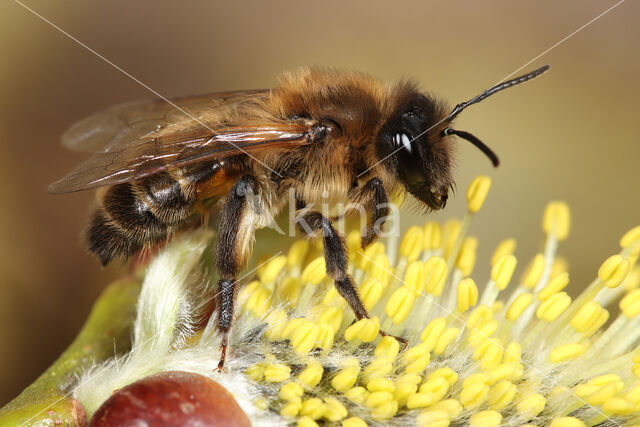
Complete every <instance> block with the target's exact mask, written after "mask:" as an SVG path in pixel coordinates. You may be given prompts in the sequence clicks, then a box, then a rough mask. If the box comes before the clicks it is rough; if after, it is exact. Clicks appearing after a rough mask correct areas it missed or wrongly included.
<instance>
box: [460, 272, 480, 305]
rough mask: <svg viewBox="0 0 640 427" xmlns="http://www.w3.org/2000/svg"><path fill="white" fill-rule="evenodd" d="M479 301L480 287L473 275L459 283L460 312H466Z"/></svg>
mask: <svg viewBox="0 0 640 427" xmlns="http://www.w3.org/2000/svg"><path fill="white" fill-rule="evenodd" d="M477 302H478V287H477V286H476V282H474V281H473V279H472V278H471V277H467V278H466V279H462V280H461V281H460V283H458V300H457V303H458V313H464V312H465V311H467V310H468V309H469V307H472V306H474V305H476V303H477Z"/></svg>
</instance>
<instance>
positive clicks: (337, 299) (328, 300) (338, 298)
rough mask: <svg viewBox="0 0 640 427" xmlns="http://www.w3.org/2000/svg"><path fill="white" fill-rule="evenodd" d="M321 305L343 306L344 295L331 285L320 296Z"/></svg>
mask: <svg viewBox="0 0 640 427" xmlns="http://www.w3.org/2000/svg"><path fill="white" fill-rule="evenodd" d="M322 305H325V306H334V307H341V308H343V307H345V300H344V297H342V295H340V294H339V293H338V290H337V289H336V288H335V286H331V287H330V288H329V289H328V290H327V291H326V292H325V294H324V296H323V297H322Z"/></svg>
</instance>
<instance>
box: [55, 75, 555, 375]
mask: <svg viewBox="0 0 640 427" xmlns="http://www.w3.org/2000/svg"><path fill="white" fill-rule="evenodd" d="M548 68H549V67H548V66H544V67H541V68H539V69H537V70H535V71H532V72H530V73H528V74H526V75H523V76H520V77H517V78H515V79H512V80H508V81H505V82H503V83H500V84H498V85H496V86H494V87H492V88H490V89H488V90H486V91H484V92H482V93H481V94H480V95H478V96H476V97H474V98H472V99H470V100H469V101H467V102H463V103H461V104H458V105H457V106H456V107H455V108H453V110H449V108H447V106H446V105H445V104H444V103H443V102H441V101H437V100H436V99H434V98H433V97H432V96H430V95H426V94H425V93H423V92H421V91H420V90H419V89H418V88H417V86H416V84H415V83H413V82H411V81H407V80H404V81H399V82H394V83H383V82H380V81H379V80H376V79H374V78H373V77H371V76H369V75H367V74H363V73H359V72H351V71H348V72H344V71H336V70H327V69H312V68H303V69H300V70H298V71H295V72H290V73H285V74H284V75H283V76H282V77H281V79H280V81H279V84H278V86H277V87H275V88H274V89H267V90H247V91H237V92H224V93H214V94H208V95H201V96H191V97H185V98H177V99H173V100H171V101H170V102H165V101H163V100H157V101H151V102H135V103H129V104H124V105H119V106H115V107H112V108H109V109H107V110H105V111H102V112H99V113H96V114H94V115H92V116H90V117H88V118H87V119H85V120H83V121H81V122H79V123H78V124H76V125H75V126H73V127H72V128H71V129H70V130H69V131H68V132H67V133H66V134H65V135H64V137H63V143H64V145H66V146H67V147H69V148H72V149H77V150H84V151H89V152H91V153H93V154H92V156H91V157H90V158H89V159H88V160H87V161H86V162H85V163H83V164H81V165H80V166H79V167H78V168H77V169H75V170H74V171H72V172H71V173H70V174H69V175H67V176H66V177H65V178H63V179H62V180H60V181H58V182H55V183H53V184H51V186H50V187H49V191H50V192H52V193H67V192H73V191H80V190H87V189H91V188H98V187H100V190H99V192H98V207H97V208H96V209H95V211H94V212H93V215H92V217H91V220H90V223H89V225H88V228H87V231H86V240H87V245H88V248H89V250H90V251H91V252H92V253H94V254H95V255H97V256H98V258H99V259H100V260H101V261H102V263H103V264H105V265H106V264H108V263H109V262H111V261H113V260H114V259H118V258H119V259H127V258H129V257H130V256H131V255H133V254H135V253H137V252H139V251H140V250H141V249H143V248H145V247H149V246H151V245H155V244H158V243H160V242H162V241H163V239H166V237H167V235H168V234H169V233H172V232H174V231H177V230H180V229H183V228H185V227H188V226H192V225H194V224H198V223H199V221H200V220H201V218H202V217H203V215H204V216H206V214H207V212H209V211H212V210H215V211H216V212H217V213H218V215H219V221H218V234H217V241H216V254H215V258H216V266H217V269H218V272H219V275H220V279H219V281H218V289H217V299H216V310H217V314H218V316H217V329H218V331H219V332H220V334H221V336H222V343H221V358H220V363H219V365H218V367H219V369H222V367H223V365H224V360H225V354H226V348H227V343H228V335H229V330H230V328H231V324H232V321H233V312H234V300H235V296H236V282H237V279H238V274H239V273H240V271H241V270H242V269H243V268H244V267H245V266H246V264H247V262H248V260H249V257H250V255H251V251H252V247H253V241H254V233H255V231H256V230H257V229H260V228H264V227H266V226H268V225H269V223H270V222H271V221H272V219H273V218H274V217H275V216H276V214H277V213H278V212H279V211H280V210H282V209H283V207H284V206H285V205H286V204H287V199H288V198H287V197H286V195H287V194H290V193H293V194H295V212H296V215H295V221H296V224H297V225H298V228H299V229H300V230H301V231H302V232H303V233H305V234H318V235H320V236H321V237H322V239H323V244H324V256H325V260H326V270H327V274H328V276H329V277H331V278H332V279H333V280H334V281H335V286H336V288H337V290H338V292H339V293H340V294H341V295H342V296H343V297H344V298H345V300H346V301H347V302H348V304H349V305H350V306H351V308H352V309H353V312H354V313H355V316H356V318H358V319H362V318H366V317H368V315H367V310H366V309H365V307H364V306H363V304H362V302H361V301H360V298H359V297H358V293H357V291H356V288H355V287H354V285H353V282H352V280H351V278H350V277H349V276H348V275H347V272H346V268H347V255H346V252H345V246H344V242H343V239H342V237H341V236H340V234H339V233H338V232H337V231H336V230H335V228H334V227H333V226H332V221H331V219H330V218H328V217H327V216H326V215H323V214H322V213H320V212H318V211H317V210H316V209H314V206H317V205H318V204H319V203H321V202H323V200H321V199H322V198H328V200H330V201H331V202H332V203H337V202H348V203H350V204H354V205H357V206H361V207H362V208H363V209H366V211H367V212H368V219H367V221H366V224H365V225H364V227H363V234H362V246H363V247H366V246H367V245H368V244H370V243H371V242H372V241H373V240H374V239H375V237H376V226H377V225H378V226H379V224H380V221H384V218H385V217H386V216H387V215H388V211H389V209H388V206H389V205H388V194H391V193H392V192H396V191H408V192H409V193H410V194H411V195H413V196H414V197H415V198H416V199H417V200H418V201H419V202H421V203H422V204H423V205H424V206H425V207H427V208H428V209H434V210H437V209H440V208H442V207H444V206H445V204H446V202H447V196H448V193H449V189H450V188H451V187H452V186H453V184H454V176H453V175H454V161H453V151H454V142H455V139H456V137H459V138H462V139H465V140H467V141H469V142H471V143H472V144H473V145H475V146H476V147H478V148H479V149H480V150H481V151H482V152H483V153H484V154H486V155H487V156H488V157H489V159H490V160H491V162H492V163H493V165H494V166H497V165H498V157H497V156H496V155H495V154H494V153H493V152H492V151H491V149H489V148H488V147H487V146H486V145H485V144H484V143H482V142H481V141H480V140H479V139H478V138H476V137H475V136H473V135H472V134H470V133H468V132H464V131H459V130H455V129H454V128H453V127H452V126H453V124H452V123H453V120H454V119H455V118H456V117H457V116H458V114H459V113H460V112H461V111H463V110H464V109H465V108H466V107H468V106H470V105H472V104H475V103H478V102H480V101H482V100H484V99H486V98H487V97H489V96H491V95H493V94H494V93H496V92H499V91H501V90H503V89H506V88H509V87H511V86H514V85H517V84H520V83H523V82H525V81H527V80H530V79H532V78H534V77H537V76H538V75H540V74H542V73H543V72H545V71H546V70H547V69H548ZM324 201H326V199H325V200H324Z"/></svg>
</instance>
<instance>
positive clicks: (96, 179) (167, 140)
mask: <svg viewBox="0 0 640 427" xmlns="http://www.w3.org/2000/svg"><path fill="white" fill-rule="evenodd" d="M265 93H266V92H265V91H248V92H229V93H222V94H213V95H203V96H197V97H189V98H180V99H176V100H174V101H173V102H174V103H175V104H176V105H177V106H179V107H180V108H181V109H183V110H185V111H187V112H188V113H189V114H188V115H187V114H185V113H184V112H183V111H181V110H180V109H178V108H176V107H175V106H173V105H171V104H169V103H166V102H164V101H153V102H135V103H129V104H124V105H119V106H116V107H112V108H109V109H108V110H105V111H103V112H99V113H96V114H94V115H93V116H91V117H89V118H87V119H85V120H83V121H81V122H80V123H78V124H77V125H75V126H73V127H72V128H71V129H70V130H69V131H68V132H67V133H66V134H65V136H64V138H63V143H64V145H66V146H68V147H70V148H73V149H77V150H83V151H90V152H93V154H92V156H91V157H90V158H89V159H88V160H87V161H85V162H84V163H82V164H81V165H80V166H79V167H78V168H76V169H75V170H73V171H72V172H71V173H70V174H69V175H67V176H65V177H64V178H62V179H61V180H59V181H57V182H54V183H53V184H51V185H50V186H49V191H50V192H52V193H68V192H73V191H80V190H86V189H90V188H95V187H100V186H104V185H113V184H119V183H123V182H127V181H131V180H135V179H140V178H143V177H145V176H148V175H152V174H154V173H158V172H161V171H163V170H166V169H168V168H172V167H180V166H184V165H188V164H191V163H196V162H199V161H204V160H208V159H214V158H223V157H229V156H236V155H241V154H245V155H249V156H251V155H252V153H256V152H258V151H259V150H265V149H290V148H294V147H298V146H301V145H305V144H307V143H308V139H307V134H308V133H307V132H308V130H309V128H308V127H307V126H303V125H297V124H293V123H291V122H288V121H283V122H271V123H261V122H256V121H253V122H251V121H248V120H246V119H245V120H243V119H241V117H243V116H242V114H241V111H240V110H242V108H246V107H247V106H248V105H251V104H252V103H255V102H256V99H257V98H256V97H258V98H259V97H261V96H264V94H265ZM233 118H236V120H235V121H234V120H233Z"/></svg>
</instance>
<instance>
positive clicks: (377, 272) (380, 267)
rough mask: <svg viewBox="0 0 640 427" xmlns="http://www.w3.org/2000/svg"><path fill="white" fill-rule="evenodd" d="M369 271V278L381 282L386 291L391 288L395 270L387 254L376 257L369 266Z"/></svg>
mask: <svg viewBox="0 0 640 427" xmlns="http://www.w3.org/2000/svg"><path fill="white" fill-rule="evenodd" d="M367 271H368V272H369V277H373V278H375V279H378V280H380V283H382V286H384V288H385V289H386V288H387V286H389V283H390V282H391V272H392V271H393V268H392V267H391V263H390V262H389V258H388V257H387V255H386V254H384V253H381V254H378V255H376V257H375V258H373V260H372V261H371V263H370V264H369V267H368V268H367Z"/></svg>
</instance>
